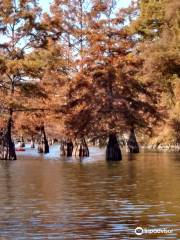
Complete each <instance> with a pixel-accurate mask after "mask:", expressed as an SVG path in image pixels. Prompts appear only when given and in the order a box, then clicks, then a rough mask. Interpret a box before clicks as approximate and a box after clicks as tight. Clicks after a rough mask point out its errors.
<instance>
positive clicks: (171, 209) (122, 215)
mask: <svg viewBox="0 0 180 240" xmlns="http://www.w3.org/2000/svg"><path fill="white" fill-rule="evenodd" d="M57 153H58V150H57V149H54V150H53V152H52V153H51V154H50V155H47V156H46V158H42V157H38V154H36V153H35V152H34V153H31V156H30V152H28V151H27V152H26V153H22V154H21V155H22V156H19V160H18V161H14V162H9V163H8V162H2V161H1V162H0V240H1V239H2V240H3V239H5V240H6V239H8V240H9V239H13V240H16V239H17V240H24V239H43V240H44V239H60V240H61V239H69V240H71V239H80V240H85V239H92V240H94V239H95V240H96V239H97V240H98V239H126V240H128V239H180V187H179V186H180V154H175V153H169V154H163V153H159V154H157V153H145V154H143V153H141V154H138V155H133V156H132V157H130V156H128V155H127V154H125V156H124V160H123V161H121V162H117V163H116V162H115V163H107V162H106V161H105V160H104V156H103V153H102V152H101V151H100V152H99V150H98V149H91V153H92V157H91V158H89V159H84V160H83V161H79V160H73V159H69V160H65V159H64V160H63V159H61V160H60V159H59V158H58V154H57ZM23 154H25V155H24V156H23ZM53 154H54V155H53ZM137 226H139V227H143V228H149V229H152V228H166V229H172V230H173V232H172V233H170V234H167V233H163V234H143V235H141V236H137V235H136V234H135V233H134V230H135V228H136V227H137Z"/></svg>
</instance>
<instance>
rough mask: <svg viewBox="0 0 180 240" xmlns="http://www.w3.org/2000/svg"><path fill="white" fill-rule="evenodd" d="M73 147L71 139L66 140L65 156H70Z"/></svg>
mask: <svg viewBox="0 0 180 240" xmlns="http://www.w3.org/2000/svg"><path fill="white" fill-rule="evenodd" d="M73 148H74V145H73V142H72V141H67V142H66V156H67V157H72V154H73Z"/></svg>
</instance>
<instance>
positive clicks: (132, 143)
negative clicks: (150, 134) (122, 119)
mask: <svg viewBox="0 0 180 240" xmlns="http://www.w3.org/2000/svg"><path fill="white" fill-rule="evenodd" d="M127 146H128V148H129V152H130V153H139V145H138V143H137V140H136V135H135V132H134V128H131V130H130V135H129V139H128V141H127Z"/></svg>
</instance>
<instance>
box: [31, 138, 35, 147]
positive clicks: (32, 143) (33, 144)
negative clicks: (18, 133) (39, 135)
mask: <svg viewBox="0 0 180 240" xmlns="http://www.w3.org/2000/svg"><path fill="white" fill-rule="evenodd" d="M31 148H35V143H34V138H33V137H32V138H31Z"/></svg>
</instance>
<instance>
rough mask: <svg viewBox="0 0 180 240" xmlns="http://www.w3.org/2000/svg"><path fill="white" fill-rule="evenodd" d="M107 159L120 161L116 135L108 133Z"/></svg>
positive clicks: (120, 156)
mask: <svg viewBox="0 0 180 240" xmlns="http://www.w3.org/2000/svg"><path fill="white" fill-rule="evenodd" d="M106 160H107V161H120V160H122V155H121V150H120V147H119V143H118V140H117V137H116V134H111V135H109V141H108V144H107V148H106Z"/></svg>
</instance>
